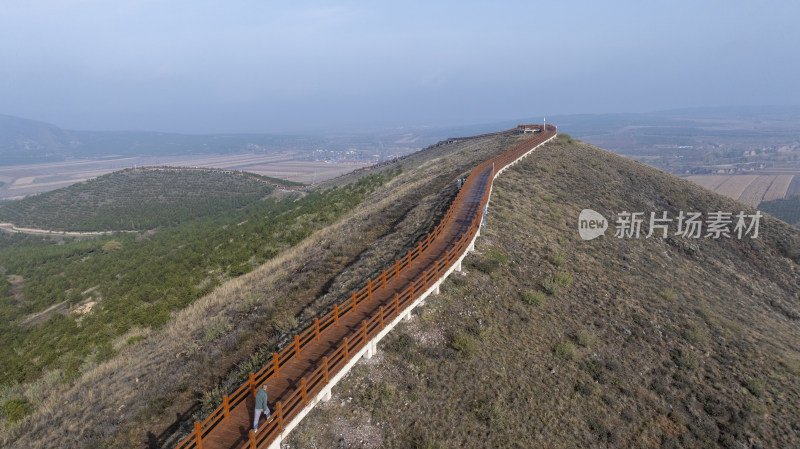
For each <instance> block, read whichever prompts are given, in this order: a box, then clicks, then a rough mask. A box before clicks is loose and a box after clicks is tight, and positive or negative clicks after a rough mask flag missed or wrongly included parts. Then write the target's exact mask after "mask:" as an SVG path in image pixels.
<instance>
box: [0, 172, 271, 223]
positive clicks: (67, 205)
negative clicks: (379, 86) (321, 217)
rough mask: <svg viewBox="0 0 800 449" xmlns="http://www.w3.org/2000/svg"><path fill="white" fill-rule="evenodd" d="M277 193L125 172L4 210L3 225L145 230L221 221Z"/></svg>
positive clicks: (254, 183)
mask: <svg viewBox="0 0 800 449" xmlns="http://www.w3.org/2000/svg"><path fill="white" fill-rule="evenodd" d="M273 189H274V188H273V187H272V186H271V185H269V184H267V183H265V182H263V181H259V180H256V179H253V178H251V177H246V176H243V175H241V174H232V173H221V172H216V171H211V170H208V171H204V170H154V169H126V170H122V171H118V172H114V173H110V174H107V175H103V176H100V177H98V178H95V179H91V180H89V181H85V182H81V183H77V184H74V185H71V186H69V187H66V188H63V189H58V190H54V191H51V192H46V193H42V194H39V195H34V196H30V197H27V198H24V199H22V200H19V201H15V202H12V203H9V204H6V205H3V206H2V207H0V222H10V223H13V224H15V225H16V226H20V227H31V228H41V229H50V230H56V231H122V230H145V229H154V228H157V227H159V226H171V225H176V224H179V223H182V222H185V221H188V220H192V219H196V218H201V217H206V216H212V215H220V214H224V213H228V212H231V211H234V210H237V209H239V208H242V207H244V206H246V205H248V204H251V203H253V202H254V201H257V200H260V199H262V198H263V197H265V196H266V195H268V194H269V193H270V192H271V191H272V190H273Z"/></svg>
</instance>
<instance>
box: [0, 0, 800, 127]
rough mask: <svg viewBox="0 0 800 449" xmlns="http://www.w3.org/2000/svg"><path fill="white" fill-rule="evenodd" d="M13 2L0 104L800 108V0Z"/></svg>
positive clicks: (240, 123) (385, 111)
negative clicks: (728, 106) (738, 106)
mask: <svg viewBox="0 0 800 449" xmlns="http://www.w3.org/2000/svg"><path fill="white" fill-rule="evenodd" d="M610 3H612V2H600V1H596V0H593V1H569V0H561V1H553V0H550V1H548V2H535V1H520V2H513V1H507V2H469V1H442V2H433V1H430V0H428V1H402V2H400V1H395V2H377V1H372V2H366V1H365V2H343V1H340V2H333V1H331V2H306V1H282V2H272V1H244V0H242V1H238V0H228V1H222V0H220V1H203V0H192V1H184V0H105V1H101V0H24V1H23V0H0V113H6V114H11V115H17V116H22V117H27V118H34V119H39V120H44V121H49V122H52V123H55V124H57V125H59V126H61V127H64V128H69V129H92V130H122V129H137V130H144V129H146V130H159V131H177V132H192V133H204V132H248V131H252V132H281V131H298V130H302V129H304V128H307V127H314V126H321V127H324V128H331V127H337V126H344V127H348V128H355V127H359V126H394V125H419V124H434V125H441V124H465V123H480V122H487V121H495V120H507V119H516V118H525V117H533V116H539V115H542V114H556V113H559V114H561V113H587V112H588V113H592V112H639V111H654V110H662V109H669V108H679V107H692V106H725V105H770V104H781V105H786V104H800V86H798V82H797V80H798V79H800V75H798V74H799V73H800V37H799V36H800V31H798V30H797V21H798V19H800V6H798V5H800V2H797V1H796V0H794V1H769V2H758V1H752V0H750V1H738V0H728V1H704V0H696V1H693V2H684V1H642V0H637V1H624V2H623V1H616V2H613V4H614V7H611V6H610Z"/></svg>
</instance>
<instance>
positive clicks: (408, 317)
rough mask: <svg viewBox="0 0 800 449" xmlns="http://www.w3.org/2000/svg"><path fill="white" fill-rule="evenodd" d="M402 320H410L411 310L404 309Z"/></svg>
mask: <svg viewBox="0 0 800 449" xmlns="http://www.w3.org/2000/svg"><path fill="white" fill-rule="evenodd" d="M403 321H411V311H410V310H408V311H406V314H405V315H403Z"/></svg>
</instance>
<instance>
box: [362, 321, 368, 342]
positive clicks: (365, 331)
mask: <svg viewBox="0 0 800 449" xmlns="http://www.w3.org/2000/svg"><path fill="white" fill-rule="evenodd" d="M361 337H362V338H363V339H364V345H366V344H367V320H362V321H361Z"/></svg>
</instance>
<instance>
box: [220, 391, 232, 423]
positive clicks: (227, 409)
mask: <svg viewBox="0 0 800 449" xmlns="http://www.w3.org/2000/svg"><path fill="white" fill-rule="evenodd" d="M222 415H223V416H225V422H229V421H230V420H231V401H230V398H228V395H225V396H223V397H222Z"/></svg>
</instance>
